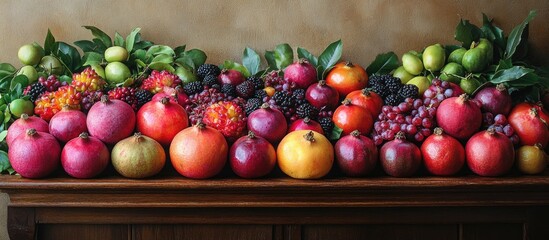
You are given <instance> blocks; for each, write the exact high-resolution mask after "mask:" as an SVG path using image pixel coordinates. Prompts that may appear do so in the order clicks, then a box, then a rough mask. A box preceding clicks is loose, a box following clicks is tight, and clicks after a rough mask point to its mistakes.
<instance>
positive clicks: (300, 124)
mask: <svg viewBox="0 0 549 240" xmlns="http://www.w3.org/2000/svg"><path fill="white" fill-rule="evenodd" d="M297 130H313V131H315V132H319V133H320V134H324V130H322V126H320V123H318V122H317V121H315V120H311V119H310V118H300V119H297V120H295V121H293V122H292V123H291V124H290V127H288V132H293V131H297Z"/></svg>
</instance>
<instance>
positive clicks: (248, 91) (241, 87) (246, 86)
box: [235, 81, 255, 98]
mask: <svg viewBox="0 0 549 240" xmlns="http://www.w3.org/2000/svg"><path fill="white" fill-rule="evenodd" d="M235 90H236V94H238V96H240V97H243V98H249V97H251V96H253V95H254V92H255V87H254V84H253V83H252V82H251V81H244V82H242V83H241V84H238V85H237V86H236V88H235Z"/></svg>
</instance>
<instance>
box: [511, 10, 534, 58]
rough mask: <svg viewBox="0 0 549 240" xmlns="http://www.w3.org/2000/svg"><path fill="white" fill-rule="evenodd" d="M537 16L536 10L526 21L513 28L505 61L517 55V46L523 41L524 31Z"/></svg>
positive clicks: (531, 12)
mask: <svg viewBox="0 0 549 240" xmlns="http://www.w3.org/2000/svg"><path fill="white" fill-rule="evenodd" d="M535 16H536V11H535V10H532V11H530V13H529V14H528V16H527V17H526V19H524V21H523V22H522V23H521V24H519V25H518V26H516V27H515V28H513V30H512V31H511V33H509V36H508V38H507V46H506V48H505V54H504V58H505V59H509V58H511V57H513V54H515V51H516V50H517V46H518V45H519V44H520V42H521V41H522V33H523V31H524V29H525V28H526V27H528V23H529V22H530V21H532V20H533V19H534V17H535Z"/></svg>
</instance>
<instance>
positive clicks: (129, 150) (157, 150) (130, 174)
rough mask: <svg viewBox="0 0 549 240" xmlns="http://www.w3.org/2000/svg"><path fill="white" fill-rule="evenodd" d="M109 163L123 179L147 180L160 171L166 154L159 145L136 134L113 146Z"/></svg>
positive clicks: (148, 138)
mask: <svg viewBox="0 0 549 240" xmlns="http://www.w3.org/2000/svg"><path fill="white" fill-rule="evenodd" d="M111 161H112V165H113V167H114V169H115V170H116V171H117V172H118V173H120V175H122V176H124V177H127V178H147V177H152V176H154V175H156V174H158V173H159V172H160V171H161V170H162V168H163V167H164V164H165V163H166V152H164V148H162V145H160V143H158V142H157V141H155V140H154V139H152V138H150V137H147V136H145V135H142V134H141V133H139V132H137V133H135V134H134V135H133V136H131V137H127V138H125V139H122V140H120V141H119V142H118V143H116V145H114V147H113V149H112V152H111Z"/></svg>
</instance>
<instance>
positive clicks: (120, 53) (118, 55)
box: [105, 46, 128, 63]
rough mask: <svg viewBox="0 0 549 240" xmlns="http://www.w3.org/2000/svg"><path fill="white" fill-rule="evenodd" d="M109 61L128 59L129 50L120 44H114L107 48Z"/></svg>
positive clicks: (106, 52)
mask: <svg viewBox="0 0 549 240" xmlns="http://www.w3.org/2000/svg"><path fill="white" fill-rule="evenodd" d="M105 60H107V62H110V63H111V62H124V61H126V60H128V50H126V49H125V48H123V47H120V46H112V47H109V48H107V50H105Z"/></svg>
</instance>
